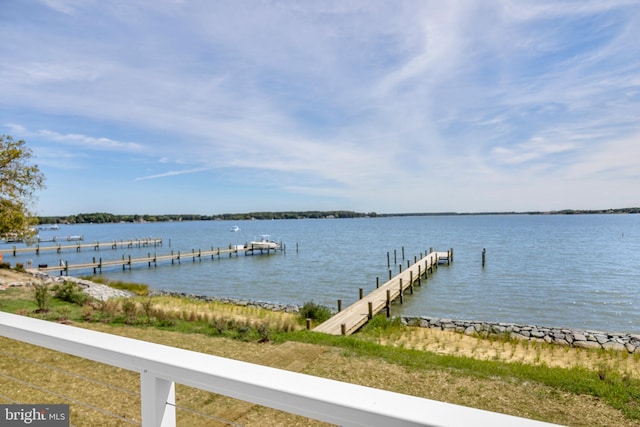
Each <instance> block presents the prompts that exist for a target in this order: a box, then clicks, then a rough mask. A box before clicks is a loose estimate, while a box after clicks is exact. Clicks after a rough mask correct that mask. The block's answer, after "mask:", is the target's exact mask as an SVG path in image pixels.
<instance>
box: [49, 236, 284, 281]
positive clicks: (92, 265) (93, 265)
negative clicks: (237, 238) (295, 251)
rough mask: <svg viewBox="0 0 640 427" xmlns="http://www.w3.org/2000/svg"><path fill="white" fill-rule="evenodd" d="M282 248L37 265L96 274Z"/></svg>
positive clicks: (243, 247)
mask: <svg viewBox="0 0 640 427" xmlns="http://www.w3.org/2000/svg"><path fill="white" fill-rule="evenodd" d="M284 250H285V245H284V244H283V243H282V244H280V245H279V246H278V247H277V248H272V249H266V248H254V247H252V246H251V245H250V244H248V245H230V246H229V247H227V248H211V249H210V250H204V251H203V250H202V249H197V250H196V249H192V250H191V252H180V251H177V252H174V251H171V253H170V254H166V255H158V254H156V253H154V254H151V253H148V254H147V256H146V257H141V258H132V257H131V255H129V256H126V257H125V256H124V255H123V256H122V258H121V259H116V260H110V261H103V260H102V258H99V259H97V260H96V258H95V257H93V261H91V262H88V263H84V264H69V263H68V262H66V261H61V262H60V265H53V266H48V265H42V264H41V265H39V266H38V271H43V272H55V271H59V272H60V275H61V276H62V275H63V274H64V275H66V276H68V275H69V271H70V270H93V274H97V273H102V269H103V268H108V267H114V266H118V267H119V266H122V269H123V270H126V269H127V267H128V268H129V270H131V267H132V266H133V265H136V264H147V265H148V266H149V267H151V266H152V265H153V266H154V267H157V266H158V262H163V261H171V264H174V263H176V262H178V264H180V263H181V261H182V260H189V259H191V260H192V261H193V262H195V261H196V260H198V261H202V259H203V258H209V257H210V258H211V259H215V258H216V257H217V258H218V259H220V258H221V256H222V255H229V257H232V256H233V255H234V254H235V255H236V256H238V255H239V254H240V253H243V254H244V255H254V254H255V253H260V254H263V253H266V254H267V255H268V254H270V253H271V252H276V251H284Z"/></svg>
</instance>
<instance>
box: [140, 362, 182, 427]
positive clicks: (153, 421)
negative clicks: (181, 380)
mask: <svg viewBox="0 0 640 427" xmlns="http://www.w3.org/2000/svg"><path fill="white" fill-rule="evenodd" d="M140 400H141V404H142V427H175V425H176V406H175V405H176V386H175V383H174V382H173V381H167V380H163V379H161V378H158V377H156V376H154V375H153V374H151V373H150V372H148V371H147V370H146V369H145V370H144V371H143V372H142V373H141V374H140Z"/></svg>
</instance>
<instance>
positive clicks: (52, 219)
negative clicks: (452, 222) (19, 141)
mask: <svg viewBox="0 0 640 427" xmlns="http://www.w3.org/2000/svg"><path fill="white" fill-rule="evenodd" d="M367 216H376V213H375V212H374V213H368V214H366V213H358V212H351V211H303V212H249V213H225V214H217V215H197V214H170V215H115V214H110V213H106V212H96V213H81V214H77V215H69V216H41V217H38V221H39V223H40V224H91V223H93V224H104V223H115V222H168V221H216V220H230V221H240V220H247V219H256V220H264V219H269V220H270V219H303V218H362V217H367Z"/></svg>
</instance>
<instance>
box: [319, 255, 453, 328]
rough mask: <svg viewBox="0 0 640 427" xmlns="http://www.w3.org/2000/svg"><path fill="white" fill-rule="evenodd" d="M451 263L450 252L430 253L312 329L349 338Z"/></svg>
mask: <svg viewBox="0 0 640 427" xmlns="http://www.w3.org/2000/svg"><path fill="white" fill-rule="evenodd" d="M451 261H453V249H451V250H450V251H447V252H430V253H429V254H427V255H426V256H425V257H423V258H422V259H420V260H419V261H417V262H415V263H414V264H413V265H410V266H408V267H407V268H406V269H403V271H401V272H400V273H399V274H397V275H396V276H394V277H392V278H390V279H389V281H387V282H386V283H384V284H383V285H382V286H379V287H378V288H377V289H375V290H374V291H373V292H371V293H370V294H369V295H367V296H365V297H362V296H361V297H360V299H359V300H358V301H356V302H355V303H353V304H352V305H350V306H349V307H347V308H346V309H344V310H341V311H340V312H338V313H337V314H336V315H335V316H333V317H332V318H331V319H329V320H327V321H326V322H324V323H321V324H320V325H318V326H316V327H315V328H314V329H313V330H314V331H315V332H324V333H327V334H331V335H351V334H353V333H354V332H356V331H357V330H358V329H360V328H361V327H362V326H363V325H364V324H365V323H367V321H368V320H369V319H371V318H372V317H373V316H375V315H376V314H377V313H379V312H380V311H382V310H384V309H387V310H388V308H389V306H390V304H391V302H392V301H394V300H395V299H396V298H400V301H402V299H403V297H404V295H403V294H404V292H405V291H406V290H409V291H410V292H411V293H413V286H414V284H416V283H417V284H418V285H419V284H421V280H422V279H423V278H425V279H426V277H427V275H428V274H429V273H433V270H434V268H438V264H439V263H441V262H446V263H450V262H451ZM387 313H388V311H387Z"/></svg>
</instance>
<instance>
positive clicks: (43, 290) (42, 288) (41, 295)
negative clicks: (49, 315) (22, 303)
mask: <svg viewBox="0 0 640 427" xmlns="http://www.w3.org/2000/svg"><path fill="white" fill-rule="evenodd" d="M33 297H34V298H35V300H36V304H37V305H38V310H37V311H38V312H39V313H42V312H46V311H48V310H49V303H50V302H51V294H50V293H49V286H48V285H47V284H46V283H39V284H38V283H36V284H34V285H33Z"/></svg>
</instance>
